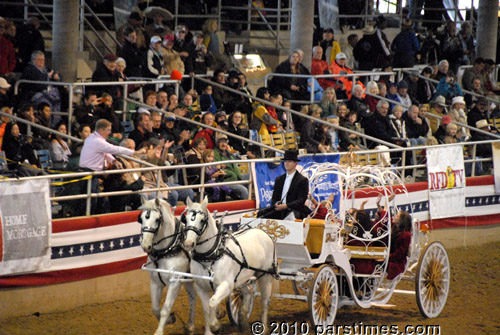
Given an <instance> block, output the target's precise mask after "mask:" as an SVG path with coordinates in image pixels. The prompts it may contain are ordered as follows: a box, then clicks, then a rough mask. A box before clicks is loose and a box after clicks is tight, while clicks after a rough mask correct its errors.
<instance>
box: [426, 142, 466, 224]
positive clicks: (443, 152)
mask: <svg viewBox="0 0 500 335" xmlns="http://www.w3.org/2000/svg"><path fill="white" fill-rule="evenodd" d="M462 150H463V149H462V146H459V145H457V146H446V147H441V148H440V147H436V148H430V149H427V178H428V183H429V214H430V217H431V219H440V218H447V217H456V216H465V169H464V156H463V151H462ZM450 204H453V206H450Z"/></svg>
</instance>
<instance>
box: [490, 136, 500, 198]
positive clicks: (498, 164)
mask: <svg viewBox="0 0 500 335" xmlns="http://www.w3.org/2000/svg"><path fill="white" fill-rule="evenodd" d="M491 145H492V149H493V177H495V193H496V194H500V143H499V142H495V143H492V144H491Z"/></svg>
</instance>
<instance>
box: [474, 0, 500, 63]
mask: <svg viewBox="0 0 500 335" xmlns="http://www.w3.org/2000/svg"><path fill="white" fill-rule="evenodd" d="M497 29H498V0H479V10H478V19H477V32H476V39H477V55H478V56H479V57H482V58H490V59H493V60H494V59H496V50H497Z"/></svg>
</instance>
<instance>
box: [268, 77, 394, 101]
mask: <svg viewBox="0 0 500 335" xmlns="http://www.w3.org/2000/svg"><path fill="white" fill-rule="evenodd" d="M390 75H394V72H358V71H356V72H354V73H352V74H350V73H346V74H316V75H314V74H289V73H275V72H273V73H268V74H266V75H265V76H264V82H263V86H264V87H267V84H268V82H269V78H270V77H284V78H307V79H311V78H314V79H322V78H332V79H333V78H352V81H353V85H352V88H351V93H352V92H354V86H355V83H354V82H355V81H356V80H357V79H358V78H359V77H370V78H373V77H374V76H390ZM315 85H316V84H315V80H311V83H310V86H309V84H308V87H310V88H308V90H309V91H310V99H309V100H308V101H307V100H289V101H291V102H292V103H299V104H300V103H302V104H312V103H314V102H316V101H315V100H314V91H315ZM394 103H396V104H401V103H400V102H397V101H394Z"/></svg>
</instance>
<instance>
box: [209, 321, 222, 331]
mask: <svg viewBox="0 0 500 335" xmlns="http://www.w3.org/2000/svg"><path fill="white" fill-rule="evenodd" d="M220 329H221V326H220V323H219V322H217V323H216V324H213V325H210V331H211V332H212V333H214V334H218V333H219V332H220Z"/></svg>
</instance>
